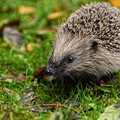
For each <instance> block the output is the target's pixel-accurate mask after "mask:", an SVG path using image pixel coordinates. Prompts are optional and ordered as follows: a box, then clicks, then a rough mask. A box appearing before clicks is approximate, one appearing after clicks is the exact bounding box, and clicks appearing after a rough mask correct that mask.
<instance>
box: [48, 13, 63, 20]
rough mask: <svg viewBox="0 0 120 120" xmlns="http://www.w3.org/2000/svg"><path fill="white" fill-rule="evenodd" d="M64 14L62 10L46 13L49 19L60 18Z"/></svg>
mask: <svg viewBox="0 0 120 120" xmlns="http://www.w3.org/2000/svg"><path fill="white" fill-rule="evenodd" d="M63 15H64V12H54V13H51V14H49V15H48V19H49V20H53V19H57V18H60V17H62V16H63Z"/></svg>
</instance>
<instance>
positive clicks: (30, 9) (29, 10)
mask: <svg viewBox="0 0 120 120" xmlns="http://www.w3.org/2000/svg"><path fill="white" fill-rule="evenodd" d="M18 12H19V14H30V13H34V12H35V8H33V7H27V6H22V5H21V6H19V8H18Z"/></svg>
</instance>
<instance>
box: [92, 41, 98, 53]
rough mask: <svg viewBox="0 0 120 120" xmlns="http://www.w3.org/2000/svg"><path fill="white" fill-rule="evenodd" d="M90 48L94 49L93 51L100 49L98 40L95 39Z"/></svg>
mask: <svg viewBox="0 0 120 120" xmlns="http://www.w3.org/2000/svg"><path fill="white" fill-rule="evenodd" d="M90 49H91V50H93V51H96V50H97V49H98V42H97V40H93V41H92V42H91V46H90Z"/></svg>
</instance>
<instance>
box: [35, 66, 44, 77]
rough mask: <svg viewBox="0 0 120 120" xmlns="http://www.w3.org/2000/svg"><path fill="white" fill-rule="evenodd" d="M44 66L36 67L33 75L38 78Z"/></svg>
mask: <svg viewBox="0 0 120 120" xmlns="http://www.w3.org/2000/svg"><path fill="white" fill-rule="evenodd" d="M44 70H45V67H41V66H40V67H38V68H37V69H36V70H35V72H34V77H35V78H38V77H39V76H40V75H43V73H44Z"/></svg>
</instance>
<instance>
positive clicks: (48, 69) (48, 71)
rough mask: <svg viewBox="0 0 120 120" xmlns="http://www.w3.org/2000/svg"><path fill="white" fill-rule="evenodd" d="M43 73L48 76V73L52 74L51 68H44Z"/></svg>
mask: <svg viewBox="0 0 120 120" xmlns="http://www.w3.org/2000/svg"><path fill="white" fill-rule="evenodd" d="M45 74H46V75H49V76H50V75H52V74H53V70H52V69H50V68H46V69H45Z"/></svg>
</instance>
